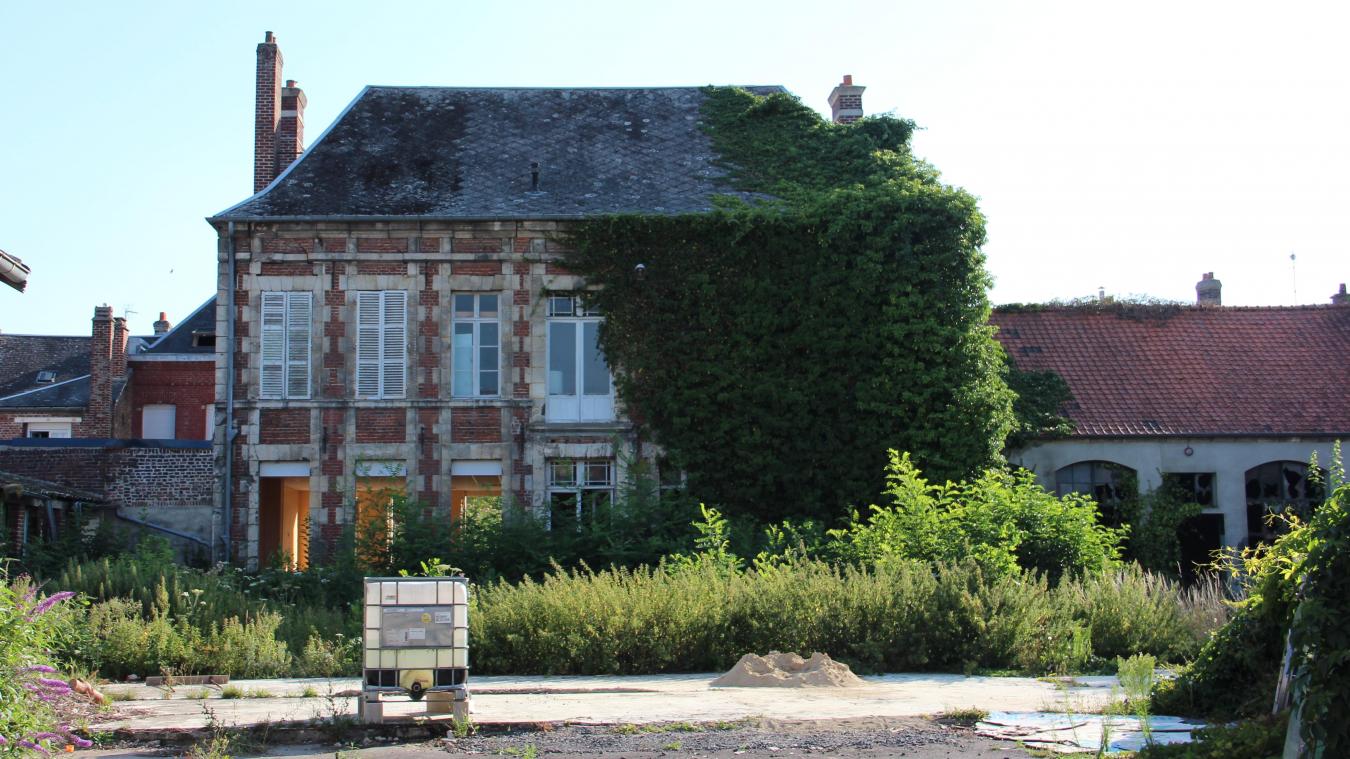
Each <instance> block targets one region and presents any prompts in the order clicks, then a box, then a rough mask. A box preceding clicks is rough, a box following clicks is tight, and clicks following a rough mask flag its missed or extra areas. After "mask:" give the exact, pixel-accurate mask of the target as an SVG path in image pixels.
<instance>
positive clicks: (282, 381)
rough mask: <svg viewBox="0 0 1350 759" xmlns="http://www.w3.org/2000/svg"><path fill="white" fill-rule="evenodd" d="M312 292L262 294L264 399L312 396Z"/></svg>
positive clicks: (260, 386) (260, 388)
mask: <svg viewBox="0 0 1350 759" xmlns="http://www.w3.org/2000/svg"><path fill="white" fill-rule="evenodd" d="M311 297H312V296H311V294H310V293H289V292H288V293H266V292H265V293H263V294H262V377H261V381H260V382H259V392H260V393H261V395H262V397H263V398H308V397H309V338H310V323H311V314H312V313H313V308H312V303H311Z"/></svg>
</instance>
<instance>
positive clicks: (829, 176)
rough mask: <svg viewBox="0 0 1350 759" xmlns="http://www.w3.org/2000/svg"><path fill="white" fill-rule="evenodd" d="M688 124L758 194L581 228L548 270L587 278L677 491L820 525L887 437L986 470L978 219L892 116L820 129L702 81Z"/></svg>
mask: <svg viewBox="0 0 1350 759" xmlns="http://www.w3.org/2000/svg"><path fill="white" fill-rule="evenodd" d="M703 116H704V122H705V128H706V129H707V131H708V133H709V134H710V135H711V138H712V141H713V144H714V146H715V148H716V150H717V151H718V153H719V155H720V157H721V160H722V163H723V165H724V166H726V168H727V169H728V170H729V172H730V177H731V182H732V184H733V185H734V187H735V189H738V190H742V191H746V192H752V193H758V194H759V195H758V197H760V198H761V199H760V200H758V201H753V202H745V201H739V200H736V201H733V200H728V201H727V202H725V203H723V204H721V205H720V207H719V208H718V210H716V211H714V212H711V213H707V214H696V215H682V216H660V215H634V216H612V217H603V218H598V219H594V220H591V221H588V222H586V223H583V224H581V225H580V226H578V227H576V228H575V229H574V230H573V232H572V233H571V235H570V240H569V248H570V249H571V251H572V252H570V253H569V254H567V256H566V260H565V262H564V263H565V265H566V266H567V267H568V268H569V269H571V270H573V271H575V272H577V273H578V274H581V275H583V276H584V277H586V279H587V280H588V282H590V283H591V284H593V285H599V289H598V291H597V292H596V293H595V294H594V300H595V302H596V303H597V304H598V305H599V306H600V307H601V308H602V309H603V311H604V313H605V324H604V327H603V329H602V332H601V343H602V346H603V348H604V350H605V353H606V356H607V357H608V358H609V360H610V361H611V363H612V364H613V365H614V366H615V367H616V369H617V372H616V379H617V382H618V384H619V392H620V395H621V397H622V398H623V399H624V401H625V402H626V403H627V404H628V406H629V409H630V413H631V414H632V415H633V416H635V417H636V418H638V419H639V420H640V421H641V422H643V423H644V425H645V427H646V429H648V430H649V431H650V433H651V435H652V436H653V438H654V439H655V440H656V441H657V442H659V443H661V444H662V445H664V446H665V447H666V449H667V450H668V451H669V452H670V454H671V456H672V458H673V460H674V461H675V462H676V463H677V464H678V465H680V466H682V467H683V468H684V469H685V471H686V472H687V474H688V478H689V486H690V488H691V489H692V491H693V492H694V494H695V495H696V496H698V497H699V498H701V499H704V500H706V501H707V502H709V503H716V504H720V505H721V506H722V507H723V508H724V509H726V510H727V511H728V512H729V513H733V514H743V515H750V516H754V517H757V518H761V519H771V520H777V519H781V518H784V517H788V516H798V517H800V516H814V517H825V518H833V517H837V516H842V515H844V514H845V513H846V511H847V507H848V506H850V505H862V504H866V503H870V502H872V501H873V500H875V498H876V496H877V494H878V493H880V492H881V490H882V487H883V473H884V471H885V466H886V461H887V458H886V457H887V453H886V452H887V449H892V448H893V449H898V450H902V451H908V452H910V453H911V454H912V455H913V458H914V460H915V461H916V462H917V463H918V464H919V465H920V466H921V467H922V468H923V469H924V470H925V471H927V472H929V473H931V474H932V475H933V476H934V477H937V478H960V477H962V476H964V475H967V474H970V473H973V472H975V471H977V470H979V469H981V468H983V467H985V466H987V465H989V464H991V463H996V462H997V461H998V459H999V456H1000V453H999V452H1000V451H1001V449H1002V446H1003V442H1004V438H1005V437H1006V435H1007V433H1008V431H1009V429H1010V427H1011V424H1012V411H1011V399H1012V394H1011V392H1010V391H1009V390H1008V388H1007V386H1006V384H1005V383H1004V380H1003V358H1002V351H1001V349H1000V348H999V346H998V345H997V344H996V343H995V341H994V340H993V338H992V330H991V328H990V327H989V326H988V325H987V319H988V316H989V303H988V300H987V297H986V291H987V288H988V285H989V278H988V275H987V274H986V272H985V270H984V259H983V256H982V255H981V253H980V245H981V244H982V243H983V242H984V238H985V232H984V220H983V218H982V217H981V215H980V213H979V211H978V209H977V208H976V203H975V199H974V198H973V197H971V196H970V195H969V194H967V193H966V192H964V191H962V190H960V189H957V188H952V187H948V186H945V185H943V184H942V183H941V182H940V181H939V179H938V175H937V173H936V172H935V171H934V170H933V169H932V168H931V167H930V166H928V165H927V164H925V163H923V162H922V161H919V160H917V159H915V158H914V157H913V155H912V154H911V152H910V147H909V139H910V136H911V134H912V133H913V130H914V125H913V124H912V123H911V122H908V121H904V120H900V119H896V118H891V117H884V116H883V117H879V118H870V119H864V120H862V121H859V122H856V123H854V124H851V125H836V124H832V123H829V122H826V121H824V120H823V119H821V118H820V117H819V116H818V115H817V114H816V113H815V112H814V111H812V110H811V109H809V108H807V107H805V106H803V105H802V104H801V103H800V102H798V101H797V100H796V99H795V98H793V97H791V96H788V95H786V94H778V95H771V96H768V97H757V96H754V95H752V94H750V93H748V92H745V91H744V90H739V89H732V88H709V89H708V90H707V99H706V103H705V106H704V112H703ZM638 264H642V265H643V266H642V271H641V273H639V271H638Z"/></svg>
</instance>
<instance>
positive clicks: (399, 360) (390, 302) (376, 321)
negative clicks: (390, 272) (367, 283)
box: [356, 290, 408, 398]
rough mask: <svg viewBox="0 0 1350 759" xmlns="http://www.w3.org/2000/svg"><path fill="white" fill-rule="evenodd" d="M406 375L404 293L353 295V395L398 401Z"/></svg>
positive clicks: (406, 335) (405, 383)
mask: <svg viewBox="0 0 1350 759" xmlns="http://www.w3.org/2000/svg"><path fill="white" fill-rule="evenodd" d="M407 375H408V293H406V292H404V291H403V290H371V291H364V292H358V293H357V294H356V394H357V395H358V396H360V397H362V398H402V397H403V395H404V393H405V392H406V390H407V385H408V381H407Z"/></svg>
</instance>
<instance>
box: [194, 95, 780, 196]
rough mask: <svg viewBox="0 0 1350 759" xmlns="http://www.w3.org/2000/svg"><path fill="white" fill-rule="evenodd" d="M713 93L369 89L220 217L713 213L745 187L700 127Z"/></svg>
mask: <svg viewBox="0 0 1350 759" xmlns="http://www.w3.org/2000/svg"><path fill="white" fill-rule="evenodd" d="M751 90H752V91H754V92H756V93H758V94H767V93H770V92H779V91H782V88H780V87H755V88H751ZM703 100H704V93H703V89H702V88H699V87H658V88H641V89H524V88H521V89H513V88H452V87H367V88H366V89H365V90H364V91H362V93H361V94H360V95H359V96H358V97H357V98H356V100H355V101H354V102H353V103H352V104H351V105H350V106H349V107H348V108H347V110H346V111H345V112H344V113H343V114H342V115H341V116H340V117H339V118H338V120H337V122H335V123H334V124H333V126H332V127H330V128H329V130H328V131H327V132H325V133H324V135H323V136H322V137H320V138H319V140H318V141H317V142H316V143H315V144H314V145H313V146H312V147H310V149H309V150H307V151H306V152H305V154H304V155H303V156H301V158H300V159H299V160H298V161H296V162H295V163H294V164H292V165H291V167H290V168H289V169H288V170H287V171H286V172H284V173H283V174H282V175H281V176H280V177H279V178H278V179H277V181H276V182H274V183H273V184H272V185H271V186H269V187H268V188H266V189H265V190H263V191H262V192H261V193H259V194H257V195H255V196H254V197H252V198H250V199H248V200H246V201H244V202H243V203H240V204H239V205H236V206H234V207H233V208H230V209H228V210H226V211H224V212H222V213H221V214H220V215H219V216H218V217H217V218H219V219H224V220H228V219H236V220H255V219H265V218H288V217H289V218H295V217H309V218H314V217H318V218H334V217H337V218H350V217H376V218H380V217H386V218H387V217H411V218H442V219H456V218H461V219H550V218H582V217H587V216H594V215H600V214H614V213H671V214H674V213H689V212H698V211H706V210H709V209H711V208H712V198H713V197H714V196H716V195H719V194H732V195H738V194H739V193H735V192H733V191H732V189H731V188H730V187H729V186H727V184H726V182H725V181H724V178H725V171H724V170H723V169H721V168H720V167H718V166H717V165H716V163H715V161H716V158H717V157H716V155H715V153H714V151H713V147H712V141H711V140H710V139H709V138H708V136H707V135H706V134H705V133H704V132H703V130H702V126H701V123H700V117H701V116H700V108H701V106H702V104H703ZM532 164H537V166H538V171H539V177H538V179H539V181H538V186H537V188H536V187H534V185H533V178H532V176H531V168H532ZM744 197H748V196H744Z"/></svg>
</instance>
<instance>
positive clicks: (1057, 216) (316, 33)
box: [0, 0, 1350, 334]
mask: <svg viewBox="0 0 1350 759" xmlns="http://www.w3.org/2000/svg"><path fill="white" fill-rule="evenodd" d="M1346 7H1347V6H1344V5H1343V4H1335V3H1324V4H1317V5H1311V4H1302V3H1287V2H1282V3H1271V2H1264V3H1259V4H1257V3H1251V4H1246V3H1232V2H1224V3H1199V2H1184V3H1182V2H1166V3H1154V2H1131V3H1114V4H1109V5H1108V4H1106V3H1085V2H1016V3H1013V2H997V1H990V2H936V1H933V2H924V3H919V2H877V3H862V2H847V1H843V0H835V1H834V2H828V3H822V2H772V3H770V2H763V3H749V2H728V1H727V0H720V1H719V2H704V1H703V0H698V1H695V2H680V3H661V4H649V3H641V2H634V1H633V0H628V1H627V2H610V1H608V0H606V1H604V2H575V3H569V2H562V1H561V0H548V1H544V2H534V1H530V2H493V3H485V2H474V3H468V2H450V1H449V0H443V1H441V2H426V3H411V2H397V1H393V0H391V1H388V2H382V3H362V4H356V3H341V2H322V3H318V2H306V3H301V2H281V1H280V0H272V1H271V2H267V3H256V2H236V3H229V4H210V5H208V4H203V3H184V2H161V3H150V2H115V3H111V2H98V3H95V2H82V3H69V2H45V3H37V2H26V3H18V2H12V3H5V4H3V5H0V84H2V85H3V89H0V94H2V95H3V97H2V99H0V248H3V249H4V250H7V251H9V252H10V253H12V254H14V255H17V256H19V257H20V258H22V259H23V260H24V261H25V262H26V263H27V264H29V266H31V267H32V269H33V273H32V276H31V279H30V285H29V288H28V292H27V293H24V294H22V295H20V294H19V293H17V292H14V291H13V290H10V289H8V288H3V287H0V330H3V331H4V332H8V333H50V334H84V333H87V331H88V329H89V319H90V317H91V316H92V314H93V307H94V306H95V305H96V304H99V303H104V302H106V303H109V304H111V305H113V306H114V307H115V309H116V311H117V312H118V313H123V312H124V310H126V309H130V310H131V311H133V312H134V313H133V314H132V315H131V325H132V328H133V331H134V332H136V333H146V332H148V331H150V323H151V322H152V321H153V320H154V319H155V317H156V315H157V313H158V312H159V311H167V312H168V313H169V315H170V318H171V319H172V320H175V321H176V320H178V319H181V318H183V317H184V316H186V315H187V314H188V313H189V312H190V311H192V310H193V309H194V308H196V307H197V306H198V305H199V304H200V303H201V302H202V301H203V300H205V299H206V298H207V297H209V296H210V295H211V294H212V292H213V290H214V287H215V253H214V250H215V249H214V237H213V234H212V231H211V229H210V227H209V226H208V225H207V224H206V223H205V222H204V221H203V218H204V217H206V216H208V215H210V214H213V213H216V212H219V211H221V210H223V209H225V208H226V207H228V206H230V205H232V204H234V203H236V202H238V201H239V200H242V199H243V198H244V197H246V196H247V195H248V194H249V191H250V188H251V173H252V163H251V162H252V139H253V130H252V119H253V70H254V49H255V46H256V45H257V43H258V42H259V41H261V40H262V36H263V32H264V31H266V30H272V31H274V32H275V33H276V34H277V37H278V40H279V42H280V44H281V49H282V53H283V55H284V56H285V61H286V69H285V75H286V76H287V77H288V78H293V79H297V80H299V82H300V84H301V86H302V87H303V88H304V89H305V92H306V94H307V95H308V97H309V108H308V111H307V114H306V127H307V138H308V139H307V142H312V141H313V140H314V139H315V138H317V137H318V136H319V134H320V133H321V132H322V131H323V130H324V129H325V128H326V127H327V126H328V125H329V123H331V121H332V120H333V118H334V117H335V116H336V115H337V114H338V113H339V112H340V111H341V109H342V108H343V107H345V106H346V105H347V104H348V103H349V102H350V101H351V100H352V98H353V97H354V96H355V95H356V94H357V92H358V91H359V90H360V88H361V87H362V86H364V85H366V84H408V85H413V84H417V85H456V86H493V85H502V86H512V85H514V86H531V85H535V86H596V85H616V86H640V85H701V84H710V83H713V84H740V83H753V84H769V83H778V84H783V85H786V86H787V87H788V89H790V90H791V91H792V92H794V93H795V94H797V95H798V96H800V97H801V98H802V99H803V100H805V102H807V103H808V104H810V105H812V106H815V107H818V108H820V109H821V110H822V111H824V110H825V109H826V104H825V97H826V95H827V94H828V92H829V91H830V88H831V87H832V86H833V85H834V84H835V83H836V82H837V81H839V77H840V76H841V75H842V74H845V73H849V74H852V75H853V76H854V80H855V82H856V83H858V84H862V85H865V86H866V87H867V92H866V95H865V96H864V107H865V108H866V109H867V111H868V112H872V113H876V112H883V111H893V112H894V113H896V114H897V115H900V116H904V117H907V118H911V119H914V120H915V121H917V122H918V123H919V125H920V126H921V127H922V128H923V131H921V132H919V134H918V136H917V137H916V139H915V147H916V150H917V152H918V153H919V154H920V155H921V156H923V157H925V158H927V159H928V160H929V161H931V162H932V163H933V164H934V165H936V166H937V167H938V168H939V169H940V170H941V171H942V172H943V175H944V178H945V181H947V182H949V183H951V184H955V185H959V186H962V187H965V188H966V189H967V190H969V191H970V192H971V193H973V194H974V195H976V196H978V197H979V198H980V207H981V209H982V210H983V211H984V213H985V215H986V216H987V217H988V223H989V242H988V244H987V245H986V247H985V252H986V253H987V255H988V259H989V268H990V271H991V272H992V273H993V275H994V277H995V279H996V284H995V287H994V290H993V293H992V298H993V300H994V301H995V302H996V303H1004V302H1014V301H1042V300H1048V299H1051V298H1072V297H1077V296H1085V295H1089V294H1095V293H1096V292H1097V288H1098V287H1105V288H1106V290H1107V292H1108V293H1111V294H1115V295H1129V294H1148V295H1152V296H1156V297H1161V298H1170V299H1177V300H1191V299H1192V298H1193V297H1194V289H1193V288H1194V283H1195V281H1196V280H1197V279H1199V277H1200V274H1201V273H1202V272H1206V271H1214V272H1216V276H1217V277H1218V278H1219V279H1221V280H1222V281H1223V283H1224V302H1225V303H1227V304H1231V305H1279V304H1289V303H1294V302H1296V301H1295V286H1296V287H1297V302H1299V303H1325V302H1327V300H1328V297H1329V296H1330V295H1331V293H1332V292H1334V290H1335V288H1336V285H1337V284H1338V283H1340V282H1344V281H1347V280H1350V255H1347V248H1350V242H1347V240H1346V236H1345V233H1344V220H1345V216H1346V209H1347V207H1350V179H1348V178H1350V150H1347V132H1346V129H1347V124H1350V88H1348V87H1347V84H1348V83H1350V45H1348V44H1346V42H1345V39H1344V34H1345V29H1346V28H1347V23H1346V22H1347V21H1350V10H1345V8H1346ZM1291 253H1293V254H1296V255H1297V277H1296V278H1295V276H1294V272H1293V271H1292V270H1291V265H1290V260H1289V256H1290V254H1291Z"/></svg>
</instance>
